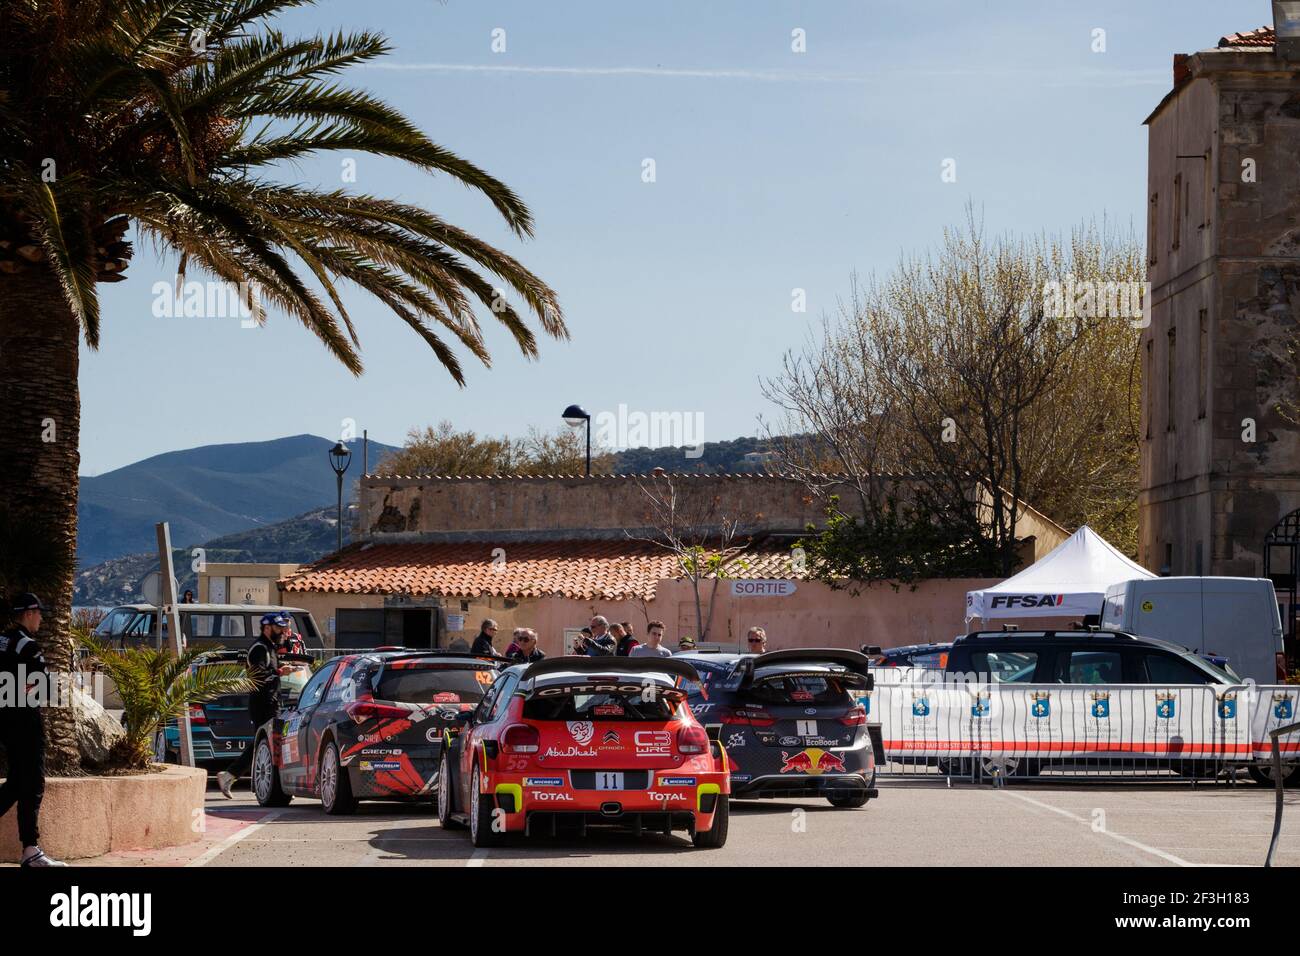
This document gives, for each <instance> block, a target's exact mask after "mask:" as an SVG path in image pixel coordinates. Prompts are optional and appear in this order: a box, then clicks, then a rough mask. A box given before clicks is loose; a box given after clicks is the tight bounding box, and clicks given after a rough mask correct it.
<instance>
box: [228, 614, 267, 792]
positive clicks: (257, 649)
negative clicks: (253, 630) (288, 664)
mask: <svg viewBox="0 0 1300 956" xmlns="http://www.w3.org/2000/svg"><path fill="white" fill-rule="evenodd" d="M279 619H280V615H279V614H278V613H276V612H272V613H270V614H263V615H262V633H261V634H259V635H258V636H257V640H255V641H254V642H253V646H252V647H250V648H249V649H248V676H249V677H251V678H252V679H253V682H254V683H256V684H257V689H256V690H254V691H253V692H252V693H251V694H249V695H248V716H249V719H251V720H252V722H253V730H254V732H256V730H257V728H258V727H261V726H262V725H263V724H264V723H266V722H267V721H268V720H273V719H274V718H275V715H276V714H277V713H279V711H280V657H279V653H278V651H277V649H276V644H277V643H278V641H279V639H280V638H279V635H278V634H276V628H277V623H278V621H279ZM252 766H253V748H252V747H249V748H247V749H246V750H245V751H244V752H243V753H242V754H240V755H239V759H238V760H236V761H235V762H234V763H233V764H231V765H230V767H229V769H227V770H223V771H221V772H220V773H219V774H217V786H218V787H220V788H221V795H222V796H223V797H226V798H227V799H229V800H233V799H234V795H233V794H232V793H231V792H230V788H231V787H232V786H233V785H234V783H235V781H236V780H238V779H239V778H240V777H241V776H243V775H244V774H246V773H248V771H249V770H251V769H252Z"/></svg>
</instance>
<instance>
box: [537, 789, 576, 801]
mask: <svg viewBox="0 0 1300 956" xmlns="http://www.w3.org/2000/svg"><path fill="white" fill-rule="evenodd" d="M531 796H532V798H533V799H534V800H540V801H542V802H543V803H572V802H573V794H571V793H565V792H564V791H563V790H541V791H539V792H537V793H534V794H531Z"/></svg>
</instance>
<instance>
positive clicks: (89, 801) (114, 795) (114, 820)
mask: <svg viewBox="0 0 1300 956" xmlns="http://www.w3.org/2000/svg"><path fill="white" fill-rule="evenodd" d="M207 786H208V774H207V771H205V770H202V769H199V768H196V767H172V766H169V767H168V768H167V769H166V770H164V771H162V772H161V773H149V774H139V775H138V776H131V777H49V778H47V779H46V781H45V800H44V802H42V804H41V846H42V848H44V849H45V851H46V852H47V853H49V854H50V856H52V857H54V858H55V859H60V860H76V859H81V858H85V857H90V856H101V855H103V854H105V853H109V852H112V851H115V850H149V849H158V848H161V847H168V846H179V845H181V844H183V843H192V842H193V841H195V840H197V839H199V837H200V836H202V833H201V831H200V829H199V828H200V826H201V822H202V819H203V816H202V815H203V798H204V793H205V791H206V790H207ZM21 857H22V848H21V847H20V846H19V845H18V808H17V807H14V809H12V810H10V811H9V812H8V813H6V814H5V815H4V817H3V818H0V862H3V863H16V862H18V860H19V859H20V858H21Z"/></svg>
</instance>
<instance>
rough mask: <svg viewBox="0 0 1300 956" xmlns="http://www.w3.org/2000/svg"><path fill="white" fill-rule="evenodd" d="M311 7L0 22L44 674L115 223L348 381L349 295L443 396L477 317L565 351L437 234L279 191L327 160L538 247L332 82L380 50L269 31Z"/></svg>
mask: <svg viewBox="0 0 1300 956" xmlns="http://www.w3.org/2000/svg"><path fill="white" fill-rule="evenodd" d="M310 2H312V0H0V414H3V416H4V420H3V423H2V425H0V588H3V589H5V590H6V592H7V593H8V592H12V591H14V590H18V589H23V590H27V589H30V590H34V591H37V592H40V593H42V595H43V596H45V597H46V598H47V601H48V603H50V604H51V606H52V613H51V614H50V615H48V616H47V620H48V622H49V624H48V627H47V634H46V635H45V637H46V645H47V658H48V659H49V661H50V663H51V665H52V666H53V667H55V668H59V669H70V665H71V662H72V656H73V649H72V641H71V639H70V637H69V630H68V627H69V614H70V606H71V597H72V577H73V571H74V568H75V557H76V533H77V532H76V508H77V467H78V463H79V455H78V450H77V445H78V429H79V416H80V399H79V396H78V391H77V363H78V347H79V344H80V342H81V340H82V339H83V338H84V341H85V343H86V345H87V346H88V347H89V348H92V349H93V348H96V347H98V344H99V329H100V314H99V303H98V299H97V295H96V286H97V284H98V283H101V282H117V281H120V280H122V279H123V278H124V275H123V272H124V270H125V269H126V267H127V265H128V263H129V262H130V260H131V256H132V252H133V247H132V244H131V243H130V242H128V241H126V239H125V236H126V232H127V230H128V228H129V227H130V226H131V225H132V224H134V225H135V227H136V229H137V230H138V233H139V234H140V235H141V236H143V237H145V238H147V239H149V240H150V241H151V242H152V243H153V244H154V245H155V246H156V247H157V248H159V249H160V250H162V251H167V252H173V253H175V254H176V255H177V256H178V258H179V270H178V272H179V276H183V275H185V274H186V270H187V269H189V268H191V267H193V268H197V269H201V270H203V271H205V272H206V273H208V274H210V275H212V276H214V277H215V278H216V279H218V280H222V281H225V282H229V283H236V284H238V283H251V284H253V288H255V290H256V294H253V293H252V292H249V291H248V288H249V287H247V286H246V287H244V288H245V290H246V291H245V297H244V302H245V304H246V305H247V307H248V308H249V309H250V310H251V311H252V313H253V315H254V316H255V317H256V319H257V320H258V321H259V322H261V321H264V319H265V315H264V312H263V307H262V305H261V300H262V299H265V301H266V302H267V303H269V304H270V305H271V306H273V307H276V308H278V309H280V310H281V311H282V312H285V313H288V314H289V315H291V316H294V317H296V318H297V319H298V320H299V321H301V322H302V324H303V325H305V326H306V327H307V328H308V329H309V330H310V331H311V332H313V333H314V334H315V335H316V336H317V337H318V338H319V339H320V340H321V342H322V343H323V344H324V346H325V348H326V349H328V350H329V351H330V352H331V353H332V354H333V355H335V356H336V357H337V358H338V359H339V361H341V362H342V363H343V364H344V365H345V366H346V367H347V368H348V369H349V370H351V371H352V372H353V373H356V374H359V373H360V372H361V360H360V357H359V355H358V347H359V346H358V341H357V337H356V333H355V330H354V329H353V325H352V321H351V319H350V318H349V316H348V312H347V309H346V308H345V306H344V303H343V298H342V295H341V286H342V285H343V284H344V283H351V284H352V285H354V286H358V287H360V288H361V289H364V290H366V291H368V292H370V293H371V294H372V295H374V296H375V297H376V298H378V299H379V301H380V302H382V303H383V304H384V305H385V306H387V307H388V309H389V310H391V311H392V312H393V313H394V314H395V315H396V316H397V317H398V318H400V319H401V320H402V321H403V322H404V323H406V324H407V325H408V326H410V327H411V329H412V330H413V331H414V332H415V334H417V335H418V336H419V337H420V338H421V339H423V340H424V342H425V344H427V345H428V346H429V347H430V348H431V349H432V350H433V354H434V357H435V358H436V360H437V361H438V362H439V363H441V365H442V367H443V368H444V369H445V370H446V371H447V372H448V373H449V374H450V375H451V376H452V378H453V379H455V380H456V381H457V382H458V383H461V384H463V382H464V376H463V372H462V368H461V364H460V360H459V358H458V349H457V345H459V348H460V349H461V350H463V351H466V352H468V353H469V354H470V355H471V356H473V357H474V358H476V359H478V360H479V361H481V362H483V363H484V364H485V365H486V364H490V356H489V354H488V351H487V349H486V347H485V346H484V342H483V338H482V335H481V333H480V328H479V325H478V320H477V318H476V308H477V307H476V306H475V302H477V303H481V304H482V305H485V306H488V307H489V310H490V312H491V315H492V316H493V317H494V318H495V319H496V320H497V321H499V322H501V323H502V324H503V325H505V327H506V328H507V329H508V330H509V332H510V333H511V335H512V336H513V338H514V341H515V343H516V344H517V345H518V347H519V348H520V350H521V351H522V352H523V353H524V354H525V355H527V356H529V357H533V356H535V355H536V354H537V342H536V339H535V337H534V334H533V331H532V330H531V329H530V327H529V324H528V322H527V321H526V316H527V315H529V314H531V315H532V316H535V317H536V320H537V324H538V325H539V326H540V328H541V330H542V331H543V332H545V333H546V334H549V335H551V336H554V337H556V338H566V337H567V336H568V332H567V330H566V328H565V326H564V320H563V317H562V315H561V312H560V308H559V304H558V302H557V299H556V296H555V293H554V292H552V291H551V289H550V288H548V287H547V285H546V284H545V283H544V282H542V281H541V280H540V279H538V278H537V277H536V276H534V275H533V274H532V273H531V272H529V271H528V270H527V269H525V268H524V267H523V266H522V265H521V264H520V263H519V262H517V261H516V260H515V259H514V258H512V257H511V256H509V255H507V254H506V253H504V252H502V251H501V250H500V249H496V248H494V247H492V246H491V245H489V244H487V243H485V242H483V241H481V240H479V239H477V238H475V237H474V236H473V235H471V234H470V233H468V232H466V231H465V230H463V229H461V228H458V227H457V226H455V225H453V224H451V223H449V222H447V221H445V220H444V219H441V218H440V217H438V216H437V215H435V214H433V213H432V212H429V211H427V210H425V209H422V208H420V207H418V206H414V205H410V204H408V203H402V202H396V201H393V200H390V199H385V198H382V197H378V196H372V195H363V194H357V193H352V192H348V191H345V190H331V191H326V190H318V189H312V188H308V187H306V186H303V185H297V184H292V183H288V182H284V181H280V180H277V179H275V178H274V177H273V173H275V172H276V171H277V170H278V169H280V168H281V167H282V166H283V165H284V164H286V163H292V162H293V161H295V160H299V159H301V158H303V157H307V156H309V155H312V154H318V153H320V152H322V151H342V152H344V153H346V154H350V155H356V154H359V153H369V154H373V155H376V156H382V157H390V158H393V159H398V160H404V161H405V162H408V163H411V164H413V165H415V166H417V167H419V168H420V169H422V170H427V171H429V172H434V173H436V172H441V173H445V174H447V175H449V176H451V177H453V178H454V179H456V180H459V181H460V182H461V183H463V184H464V185H466V186H468V187H470V188H472V189H475V190H477V191H478V192H480V193H482V194H483V195H484V196H486V197H487V199H488V200H489V201H490V202H491V203H492V205H493V206H494V207H495V208H496V210H497V212H498V213H499V214H500V215H501V216H502V217H503V218H504V219H505V221H506V223H507V225H508V226H509V228H510V229H511V230H512V231H513V232H514V233H515V234H516V235H518V236H520V237H527V236H530V235H531V234H532V216H531V215H530V213H529V211H528V208H527V207H526V206H525V205H524V203H523V202H522V201H521V200H520V199H519V197H518V196H516V195H515V193H514V192H513V191H511V190H510V188H509V187H507V186H506V185H505V184H504V183H502V182H500V181H499V180H497V179H495V178H493V177H492V176H490V175H488V173H486V172H484V171H483V170H482V169H480V168H479V167H478V166H475V165H474V164H473V163H470V162H468V161H466V160H464V159H461V158H460V157H458V156H456V155H455V154H453V153H451V152H450V151H448V150H446V149H444V148H442V147H441V146H438V145H437V144H435V143H433V142H432V141H431V140H430V139H429V138H428V137H427V136H426V135H425V134H424V133H423V132H421V131H420V130H418V129H416V128H415V127H414V126H413V125H412V124H411V123H410V122H409V121H408V120H407V119H406V118H405V117H403V116H402V115H401V113H399V112H398V111H396V110H394V109H393V108H392V107H390V106H388V105H386V104H385V103H383V102H381V101H380V100H378V99H376V98H374V97H373V96H370V95H368V94H366V93H364V92H360V91H358V90H355V89H350V88H348V87H347V86H344V85H342V84H341V83H340V82H339V81H337V80H336V79H334V77H335V76H336V74H338V73H340V72H341V71H343V70H344V69H346V68H348V67H350V66H354V65H356V64H359V63H364V62H365V61H367V60H372V59H374V58H375V57H378V56H381V55H382V54H384V53H386V52H387V51H388V44H387V41H386V40H385V38H384V37H382V36H379V35H376V34H373V33H369V32H362V33H352V34H344V33H337V34H333V35H329V36H315V37H311V38H308V39H290V38H286V37H284V36H282V35H281V34H280V33H279V32H277V31H275V30H274V29H272V28H271V27H270V26H268V24H267V21H268V20H269V19H270V18H272V17H273V16H275V15H276V14H278V13H280V12H281V11H283V10H285V9H287V8H290V7H298V6H303V5H305V4H307V3H310ZM179 276H178V279H179ZM491 277H495V280H496V282H495V283H494V281H493V278H491ZM497 285H499V286H501V288H502V290H503V291H498V289H497V288H496V286H497ZM504 290H509V293H512V294H513V296H514V297H517V298H518V300H520V301H521V302H522V307H521V310H520V311H516V309H515V307H513V306H512V305H510V304H509V302H508V300H507V299H506V295H507V294H509V293H506V292H505V291H504ZM521 311H522V312H523V314H522V315H521V314H520V312H521ZM48 722H49V729H50V745H51V750H50V754H49V760H50V764H51V767H52V769H53V771H54V772H67V771H70V770H73V769H75V766H76V761H77V755H76V745H75V742H74V739H73V734H72V732H71V730H72V728H71V715H70V714H69V713H67V712H64V711H53V710H52V711H50V712H49V714H48Z"/></svg>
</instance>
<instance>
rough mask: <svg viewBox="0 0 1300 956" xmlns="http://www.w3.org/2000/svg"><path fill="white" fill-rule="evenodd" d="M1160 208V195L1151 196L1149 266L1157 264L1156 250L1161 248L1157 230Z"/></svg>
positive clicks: (1148, 239)
mask: <svg viewBox="0 0 1300 956" xmlns="http://www.w3.org/2000/svg"><path fill="white" fill-rule="evenodd" d="M1159 208H1160V194H1159V193H1152V194H1151V208H1150V210H1148V212H1147V253H1148V258H1147V263H1148V265H1155V264H1156V250H1157V249H1158V248H1160V246H1159V231H1158V230H1157V229H1156V226H1157V219H1156V211H1157V210H1158V209H1159Z"/></svg>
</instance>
